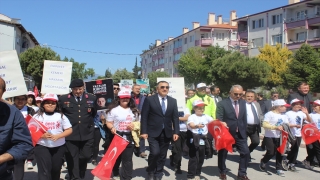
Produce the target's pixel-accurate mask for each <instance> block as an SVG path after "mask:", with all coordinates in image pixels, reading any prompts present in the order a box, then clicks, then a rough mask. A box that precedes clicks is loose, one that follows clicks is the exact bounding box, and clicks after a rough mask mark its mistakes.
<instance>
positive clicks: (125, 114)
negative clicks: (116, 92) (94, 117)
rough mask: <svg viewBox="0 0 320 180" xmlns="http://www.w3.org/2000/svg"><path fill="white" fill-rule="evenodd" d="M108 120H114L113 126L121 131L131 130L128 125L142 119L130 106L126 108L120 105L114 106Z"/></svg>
mask: <svg viewBox="0 0 320 180" xmlns="http://www.w3.org/2000/svg"><path fill="white" fill-rule="evenodd" d="M107 121H108V122H113V127H114V128H116V130H117V131H120V132H130V129H128V125H130V124H131V123H132V122H133V121H140V120H139V118H136V116H135V115H134V114H133V113H132V111H131V109H130V108H127V109H124V108H123V107H121V106H120V105H119V106H117V107H115V108H113V109H112V110H111V111H110V112H109V113H108V115H107Z"/></svg>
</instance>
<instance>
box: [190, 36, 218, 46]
mask: <svg viewBox="0 0 320 180" xmlns="http://www.w3.org/2000/svg"><path fill="white" fill-rule="evenodd" d="M212 44H213V39H212V38H201V39H200V40H195V41H194V45H195V46H201V47H206V46H211V45H212Z"/></svg>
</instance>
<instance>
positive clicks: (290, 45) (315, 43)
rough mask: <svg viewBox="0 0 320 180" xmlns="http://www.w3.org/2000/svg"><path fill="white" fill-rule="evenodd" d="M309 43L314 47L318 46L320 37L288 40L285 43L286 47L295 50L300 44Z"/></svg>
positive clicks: (319, 45) (319, 46)
mask: <svg viewBox="0 0 320 180" xmlns="http://www.w3.org/2000/svg"><path fill="white" fill-rule="evenodd" d="M305 43H306V44H309V45H310V46H312V47H314V48H320V38H313V39H308V40H307V41H306V40H304V41H293V42H288V43H287V48H288V49H289V50H296V49H299V48H300V47H301V46H302V44H305Z"/></svg>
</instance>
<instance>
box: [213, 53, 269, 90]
mask: <svg viewBox="0 0 320 180" xmlns="http://www.w3.org/2000/svg"><path fill="white" fill-rule="evenodd" d="M210 72H211V75H212V77H213V78H214V79H215V84H216V85H218V86H219V87H220V89H221V90H222V91H228V90H229V88H230V87H231V86H232V85H235V84H240V85H241V86H242V87H243V88H244V89H245V90H246V89H252V88H255V87H259V86H261V85H264V84H265V83H266V82H267V77H268V76H269V73H270V67H269V65H268V64H267V63H266V62H264V61H260V60H259V59H258V58H250V57H247V56H245V55H243V54H240V53H239V52H233V53H230V54H227V55H225V56H223V57H221V58H218V59H216V60H215V61H213V63H212V66H211V70H210Z"/></svg>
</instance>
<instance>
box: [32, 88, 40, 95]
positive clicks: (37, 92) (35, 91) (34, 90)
mask: <svg viewBox="0 0 320 180" xmlns="http://www.w3.org/2000/svg"><path fill="white" fill-rule="evenodd" d="M33 92H34V96H35V97H38V96H39V90H38V87H37V86H34V87H33Z"/></svg>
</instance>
